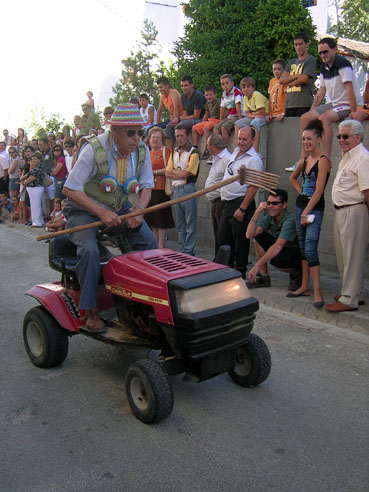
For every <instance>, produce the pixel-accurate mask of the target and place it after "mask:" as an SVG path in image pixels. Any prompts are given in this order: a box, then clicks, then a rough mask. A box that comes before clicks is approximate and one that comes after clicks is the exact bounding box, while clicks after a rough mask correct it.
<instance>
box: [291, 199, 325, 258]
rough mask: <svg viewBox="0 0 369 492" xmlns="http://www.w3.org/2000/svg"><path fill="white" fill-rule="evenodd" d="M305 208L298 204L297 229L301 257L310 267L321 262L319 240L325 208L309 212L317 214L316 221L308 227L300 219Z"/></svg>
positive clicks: (296, 212) (296, 214)
mask: <svg viewBox="0 0 369 492" xmlns="http://www.w3.org/2000/svg"><path fill="white" fill-rule="evenodd" d="M304 208H305V207H304ZM303 210H304V209H303V208H302V207H299V206H297V205H296V210H295V219H296V231H297V237H298V240H299V245H300V251H301V259H302V260H306V261H307V262H308V265H309V267H314V266H317V265H319V264H320V262H319V256H318V242H319V236H320V229H321V227H322V222H323V216H324V212H323V210H312V211H311V212H309V215H310V214H311V215H315V219H314V222H313V223H311V224H309V225H307V226H306V227H302V225H301V223H300V220H301V214H302V211H303Z"/></svg>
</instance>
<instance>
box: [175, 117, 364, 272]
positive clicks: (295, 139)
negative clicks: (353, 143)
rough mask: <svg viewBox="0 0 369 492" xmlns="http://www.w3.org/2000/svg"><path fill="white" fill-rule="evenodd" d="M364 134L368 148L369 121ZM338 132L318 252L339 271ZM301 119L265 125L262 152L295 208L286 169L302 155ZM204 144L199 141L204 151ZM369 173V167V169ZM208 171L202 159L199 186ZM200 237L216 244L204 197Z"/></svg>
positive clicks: (261, 193)
mask: <svg viewBox="0 0 369 492" xmlns="http://www.w3.org/2000/svg"><path fill="white" fill-rule="evenodd" d="M364 128H365V135H366V138H365V140H364V145H365V144H366V147H367V148H369V122H364ZM337 133H338V125H334V128H333V135H334V137H333V149H332V172H331V176H330V179H329V181H328V184H327V188H326V191H325V200H326V207H325V214H324V220H323V225H322V231H321V235H320V241H319V255H320V261H321V264H322V268H323V269H324V270H329V271H337V265H336V257H335V251H334V243H333V217H334V208H333V205H332V201H331V188H332V183H333V180H334V177H335V175H336V171H337V168H338V164H339V162H340V159H341V151H340V148H339V145H338V142H337V139H336V138H335V135H337ZM300 141H301V138H300V119H299V118H285V119H284V120H283V121H282V122H275V121H274V122H272V123H270V124H269V125H267V126H265V127H263V128H262V134H261V146H260V154H261V156H262V158H263V161H264V165H265V170H266V171H268V172H271V173H275V174H278V175H279V176H280V181H279V183H280V188H284V189H285V190H287V191H288V193H289V201H288V206H289V209H290V210H293V209H294V205H295V201H296V196H297V193H296V191H295V190H294V189H293V188H292V186H291V185H290V182H289V177H290V175H291V173H289V172H286V171H285V170H284V168H285V167H287V166H290V165H291V164H293V163H294V162H296V160H297V159H298V157H299V154H300ZM203 146H204V143H203V142H200V148H201V150H203ZM368 172H369V169H368ZM208 173H209V165H207V164H206V162H205V161H201V165H200V174H199V178H198V180H197V184H196V186H197V189H202V188H203V187H204V184H205V180H206V178H207V175H208ZM265 198H266V192H264V191H262V190H260V191H259V192H258V193H257V197H256V200H257V203H258V202H260V201H262V200H264V199H265ZM197 210H198V238H197V244H198V245H199V246H209V247H212V246H213V244H214V240H213V232H212V225H211V219H210V204H209V202H208V201H207V199H206V198H205V197H200V198H199V199H198V209H197ZM169 237H170V239H176V230H172V231H170V232H169ZM365 278H369V261H368V260H367V261H366V264H365Z"/></svg>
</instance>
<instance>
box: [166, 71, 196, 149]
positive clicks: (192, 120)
mask: <svg viewBox="0 0 369 492" xmlns="http://www.w3.org/2000/svg"><path fill="white" fill-rule="evenodd" d="M181 90H182V92H183V94H182V95H181V103H182V108H183V112H182V113H181V114H180V116H179V117H178V118H177V119H178V121H177V122H176V120H177V119H175V120H174V121H173V123H175V124H178V123H179V122H181V124H182V125H183V126H184V128H188V129H189V130H191V129H192V127H193V125H196V124H197V123H201V121H202V117H203V116H204V114H205V103H206V99H205V96H204V94H203V93H202V92H201V91H198V90H197V89H194V86H193V80H192V77H190V76H189V75H184V76H183V77H182V78H181ZM165 137H166V138H167V139H169V140H171V141H172V145H171V147H173V145H174V140H175V138H174V127H173V125H168V126H167V127H166V130H165Z"/></svg>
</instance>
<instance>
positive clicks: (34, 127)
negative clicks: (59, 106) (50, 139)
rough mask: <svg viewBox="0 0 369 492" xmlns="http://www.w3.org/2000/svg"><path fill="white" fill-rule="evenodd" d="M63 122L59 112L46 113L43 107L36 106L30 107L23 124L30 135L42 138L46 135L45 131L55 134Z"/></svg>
mask: <svg viewBox="0 0 369 492" xmlns="http://www.w3.org/2000/svg"><path fill="white" fill-rule="evenodd" d="M64 124H65V122H64V118H63V117H62V116H61V115H60V114H59V113H51V114H50V115H46V112H45V108H44V107H36V108H33V109H31V111H30V117H29V119H28V120H27V121H26V124H25V126H26V128H27V130H28V131H29V132H31V134H32V136H34V137H35V138H42V137H45V136H46V135H47V132H53V133H54V134H55V135H56V133H57V132H58V131H60V128H62V127H63V125H64Z"/></svg>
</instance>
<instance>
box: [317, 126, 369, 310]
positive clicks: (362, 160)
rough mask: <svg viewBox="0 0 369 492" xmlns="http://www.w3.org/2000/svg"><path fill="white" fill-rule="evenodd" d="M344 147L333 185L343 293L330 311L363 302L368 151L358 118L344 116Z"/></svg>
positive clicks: (367, 232)
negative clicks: (347, 118)
mask: <svg viewBox="0 0 369 492" xmlns="http://www.w3.org/2000/svg"><path fill="white" fill-rule="evenodd" d="M337 138H338V141H339V144H340V147H341V149H342V151H343V157H342V160H341V162H340V164H339V166H338V171H337V174H336V177H335V180H334V183H333V187H332V201H333V205H334V208H335V209H336V213H335V217H334V246H335V249H336V257H337V265H338V270H339V273H340V275H341V278H342V288H341V293H340V294H339V295H337V296H336V297H335V302H333V303H332V304H326V306H325V308H326V309H327V311H331V312H335V313H337V312H340V311H355V310H356V309H357V307H358V305H359V304H364V300H363V297H362V296H363V281H364V261H365V255H366V249H367V244H368V235H369V215H368V208H369V151H368V150H367V149H366V148H365V147H364V145H363V143H362V141H363V138H364V129H363V126H362V124H361V123H360V122H359V121H355V120H345V121H342V122H341V123H340V125H339V133H338V135H337Z"/></svg>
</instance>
